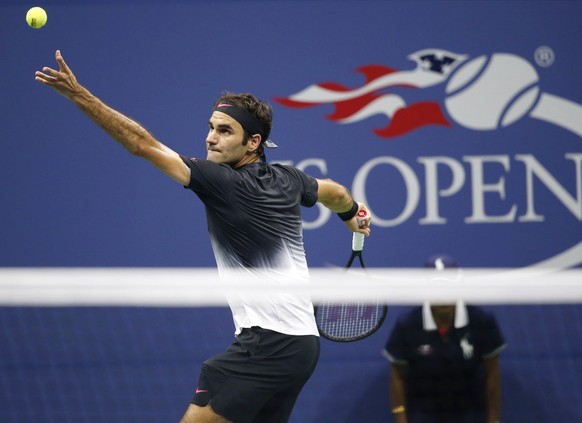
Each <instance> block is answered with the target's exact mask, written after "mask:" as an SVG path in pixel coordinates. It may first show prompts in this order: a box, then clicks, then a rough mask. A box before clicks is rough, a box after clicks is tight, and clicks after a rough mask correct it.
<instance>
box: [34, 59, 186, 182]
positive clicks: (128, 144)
mask: <svg viewBox="0 0 582 423" xmlns="http://www.w3.org/2000/svg"><path fill="white" fill-rule="evenodd" d="M55 58H56V61H57V64H58V65H59V70H55V69H51V68H49V67H44V68H43V69H42V71H38V72H36V74H35V79H36V80H37V81H38V82H41V83H43V84H45V85H48V86H49V87H51V88H53V89H54V90H55V91H56V92H57V93H59V94H61V95H62V96H63V97H65V98H67V99H68V100H70V101H71V102H72V103H73V104H74V105H75V106H77V107H78V108H79V109H80V110H81V111H82V112H83V113H85V114H86V115H87V116H88V117H89V118H91V119H92V120H93V121H94V122H95V123H96V124H97V125H99V126H100V127H101V128H102V129H103V130H104V131H105V132H107V133H108V134H109V135H110V136H111V138H113V139H114V140H115V141H117V142H118V143H119V144H121V145H122V146H123V147H125V148H126V149H127V150H128V151H129V152H130V153H131V154H133V155H136V156H139V157H142V158H144V159H146V160H148V161H149V162H150V163H152V164H153V165H154V166H156V167H157V168H158V169H160V170H161V171H162V172H164V173H165V174H166V175H168V176H169V177H170V178H172V179H174V180H175V181H177V182H179V183H181V184H182V185H188V183H189V182H190V173H189V172H188V168H187V167H186V165H185V164H184V163H183V162H182V160H181V159H180V156H179V155H178V153H176V152H175V151H173V150H172V149H170V148H168V147H166V146H165V145H164V144H162V143H161V142H159V141H158V140H156V139H155V138H154V137H153V135H152V134H150V133H149V132H148V131H147V130H146V129H145V128H144V127H143V126H141V125H140V124H139V123H137V122H135V121H134V120H132V119H130V118H128V117H127V116H125V115H123V114H122V113H120V112H118V111H116V110H114V109H112V108H111V107H109V106H107V105H106V104H105V103H103V102H102V101H101V100H100V99H98V98H97V97H95V96H94V95H93V94H91V92H90V91H89V90H88V89H86V88H85V87H84V86H82V85H81V84H80V83H79V82H78V81H77V78H76V77H75V75H74V74H73V72H72V71H71V69H70V68H69V67H68V66H67V64H66V63H65V60H64V59H63V56H62V55H61V52H60V51H59V50H57V52H56V54H55Z"/></svg>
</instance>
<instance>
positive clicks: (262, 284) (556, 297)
mask: <svg viewBox="0 0 582 423" xmlns="http://www.w3.org/2000/svg"><path fill="white" fill-rule="evenodd" d="M428 272H431V273H428ZM310 274H311V280H310V281H304V282H297V281H290V280H277V281H273V280H265V278H264V277H261V278H260V279H257V278H255V277H248V278H245V277H241V276H240V275H237V276H236V277H233V278H222V279H219V278H218V275H217V271H216V269H203V268H2V269H0V306H95V305H97V306H99V305H129V306H176V307H181V306H223V305H226V304H227V302H226V295H227V294H243V293H244V294H245V295H253V294H256V295H257V296H258V297H260V296H265V295H268V294H271V293H272V294H276V293H286V294H301V295H303V294H306V295H310V296H311V298H312V299H313V301H314V302H318V301H319V302H321V301H337V302H359V301H384V302H386V304H418V303H420V302H423V301H433V302H436V301H444V302H450V301H451V300H454V299H458V298H462V299H464V300H465V301H469V302H471V303H474V304H520V303H521V304H527V303H530V304H548V303H582V270H581V269H572V270H556V269H550V268H542V269H539V268H538V269H535V270H523V269H513V270H512V269H465V270H464V271H463V273H462V275H460V276H459V275H458V274H451V275H448V274H445V273H439V274H438V275H437V274H436V273H434V270H433V271H427V270H411V269H393V268H390V269H388V268H374V269H368V271H367V272H366V273H363V272H361V271H355V270H352V271H350V272H349V273H346V272H345V271H344V270H343V269H319V268H318V269H312V270H311V272H310ZM435 276H438V278H435Z"/></svg>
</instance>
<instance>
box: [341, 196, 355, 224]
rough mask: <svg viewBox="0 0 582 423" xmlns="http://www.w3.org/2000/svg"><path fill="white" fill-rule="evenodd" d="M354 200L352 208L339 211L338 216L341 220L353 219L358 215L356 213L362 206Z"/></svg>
mask: <svg viewBox="0 0 582 423" xmlns="http://www.w3.org/2000/svg"><path fill="white" fill-rule="evenodd" d="M352 201H353V204H352V208H351V209H350V210H348V211H345V212H340V213H337V215H338V217H339V218H340V219H341V220H343V221H344V222H347V221H348V220H351V219H352V218H353V217H354V216H355V215H356V213H357V212H358V209H359V208H360V206H359V205H358V203H356V202H355V201H354V200H352Z"/></svg>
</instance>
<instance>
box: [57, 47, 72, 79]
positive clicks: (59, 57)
mask: <svg viewBox="0 0 582 423" xmlns="http://www.w3.org/2000/svg"><path fill="white" fill-rule="evenodd" d="M55 59H56V61H57V63H58V64H59V68H60V70H61V72H67V73H68V72H70V69H69V67H68V66H67V64H66V63H65V59H63V56H62V54H61V51H60V50H57V51H56V52H55Z"/></svg>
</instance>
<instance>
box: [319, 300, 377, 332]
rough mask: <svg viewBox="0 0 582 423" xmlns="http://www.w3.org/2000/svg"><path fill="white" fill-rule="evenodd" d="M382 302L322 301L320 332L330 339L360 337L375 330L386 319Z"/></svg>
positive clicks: (320, 306) (320, 307)
mask: <svg viewBox="0 0 582 423" xmlns="http://www.w3.org/2000/svg"><path fill="white" fill-rule="evenodd" d="M384 313H385V311H384V305H382V304H347V303H342V304H337V303H322V304H320V305H319V306H318V309H317V313H316V320H317V324H318V326H319V329H320V332H321V333H322V335H324V336H325V337H327V338H330V339H345V340H349V339H359V338H362V337H364V336H366V335H367V334H369V333H371V332H374V331H375V330H376V329H377V328H378V326H379V324H381V322H382V320H383V319H384Z"/></svg>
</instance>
